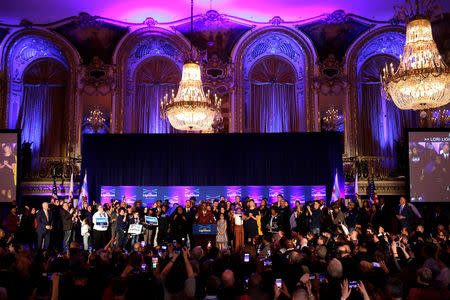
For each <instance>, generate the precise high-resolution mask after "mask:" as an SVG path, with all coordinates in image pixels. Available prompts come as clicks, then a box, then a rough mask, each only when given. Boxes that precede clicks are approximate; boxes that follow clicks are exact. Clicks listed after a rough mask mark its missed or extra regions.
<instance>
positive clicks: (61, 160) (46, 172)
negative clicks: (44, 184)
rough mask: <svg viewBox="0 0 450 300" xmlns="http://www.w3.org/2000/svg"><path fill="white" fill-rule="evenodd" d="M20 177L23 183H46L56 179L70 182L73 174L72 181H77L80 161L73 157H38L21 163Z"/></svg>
mask: <svg viewBox="0 0 450 300" xmlns="http://www.w3.org/2000/svg"><path fill="white" fill-rule="evenodd" d="M22 163H23V164H22V177H23V180H24V181H48V180H53V177H56V178H57V179H66V180H70V176H71V174H72V173H73V177H74V181H79V177H80V172H81V159H80V158H74V157H38V158H32V159H31V162H28V163H27V162H22Z"/></svg>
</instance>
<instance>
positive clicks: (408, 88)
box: [380, 1, 450, 110]
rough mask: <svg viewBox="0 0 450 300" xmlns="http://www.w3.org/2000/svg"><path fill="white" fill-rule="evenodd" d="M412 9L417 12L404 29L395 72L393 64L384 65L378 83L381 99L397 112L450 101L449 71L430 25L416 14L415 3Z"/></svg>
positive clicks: (425, 19)
mask: <svg viewBox="0 0 450 300" xmlns="http://www.w3.org/2000/svg"><path fill="white" fill-rule="evenodd" d="M408 2H409V1H408ZM431 2H432V1H425V4H428V5H429V4H430V3H431ZM422 4H423V3H422ZM415 6H416V13H415V15H414V17H412V19H411V20H409V22H408V24H407V26H406V43H405V46H404V47H403V56H402V55H401V56H400V65H399V66H398V68H397V70H394V66H393V65H392V63H391V65H390V66H387V65H386V67H385V68H384V69H383V72H382V74H380V80H381V84H382V90H383V95H384V97H385V98H386V99H387V100H392V101H393V102H394V103H395V105H397V106H398V107H399V108H400V109H413V110H425V109H429V108H435V107H439V106H443V105H446V104H447V103H449V102H450V70H449V68H448V67H447V66H446V64H445V63H444V61H443V59H442V57H441V55H440V54H439V51H438V49H437V47H436V43H435V42H434V40H433V36H432V33H431V22H430V21H429V19H428V18H426V17H424V16H422V15H420V14H419V3H418V1H416V3H415Z"/></svg>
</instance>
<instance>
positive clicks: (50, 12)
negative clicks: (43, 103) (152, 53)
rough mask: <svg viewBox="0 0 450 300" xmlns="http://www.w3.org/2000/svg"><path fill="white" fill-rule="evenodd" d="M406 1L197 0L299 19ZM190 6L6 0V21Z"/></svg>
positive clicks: (133, 18) (141, 0)
mask: <svg viewBox="0 0 450 300" xmlns="http://www.w3.org/2000/svg"><path fill="white" fill-rule="evenodd" d="M441 3H442V6H443V11H444V12H450V1H446V0H442V1H441ZM402 4H404V1H403V0H377V1H361V0H339V1H336V0H316V1H304V0H303V1H298V0H278V1H260V0H245V1H242V0H197V1H195V3H194V5H195V8H194V14H202V13H205V12H206V11H208V10H209V9H211V8H212V9H214V10H217V11H218V12H220V13H222V14H228V15H233V16H236V17H240V18H244V19H248V20H252V21H260V22H267V21H268V20H270V19H271V18H272V17H274V16H280V17H282V18H283V19H284V20H285V21H296V20H299V19H307V18H311V17H315V16H318V15H321V14H324V13H331V12H333V11H335V10H338V9H342V10H344V11H345V12H347V13H351V14H356V15H360V16H362V17H365V18H369V19H373V20H389V19H390V18H392V15H393V6H394V5H402ZM189 5H190V2H189V1H188V0H172V1H169V2H167V1H161V0H128V1H123V0H109V1H92V0H4V1H0V23H4V24H18V23H20V21H21V20H22V19H27V20H29V21H31V22H33V23H35V24H36V23H38V24H39V23H41V24H42V23H50V22H54V21H56V20H61V19H64V18H67V17H70V16H74V15H78V13H80V12H86V13H89V14H90V15H93V16H101V17H105V18H110V19H114V20H119V21H125V22H134V23H141V22H143V21H144V20H145V18H147V17H152V18H154V19H155V20H156V21H158V22H170V21H174V20H179V19H182V18H185V17H186V16H188V15H189V14H190V10H189Z"/></svg>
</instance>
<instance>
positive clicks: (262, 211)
mask: <svg viewBox="0 0 450 300" xmlns="http://www.w3.org/2000/svg"><path fill="white" fill-rule="evenodd" d="M267 205H268V200H267V198H263V199H262V200H261V205H260V207H259V215H260V216H261V228H262V230H263V232H264V233H266V232H267V229H266V226H267V222H269V219H270V212H269V208H268V207H267Z"/></svg>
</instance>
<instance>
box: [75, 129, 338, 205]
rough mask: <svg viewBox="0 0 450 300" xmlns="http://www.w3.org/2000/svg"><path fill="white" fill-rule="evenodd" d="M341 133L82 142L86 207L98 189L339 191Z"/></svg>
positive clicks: (115, 137)
mask: <svg viewBox="0 0 450 300" xmlns="http://www.w3.org/2000/svg"><path fill="white" fill-rule="evenodd" d="M342 150H343V138H342V134H341V133H335V132H327V133H317V132H315V133H264V134H247V133H235V134H106V135H101V134H88V135H85V136H84V137H83V147H82V152H83V153H82V154H83V162H82V169H83V174H82V177H81V178H83V176H84V170H86V169H87V175H88V176H87V180H88V188H89V189H88V190H89V199H90V200H95V201H96V202H100V193H101V187H102V186H320V185H325V186H326V192H327V199H330V196H331V191H332V186H333V179H334V174H335V172H336V171H337V172H338V176H339V178H340V181H341V186H342V187H341V190H342V191H343V190H344V184H343V183H344V181H343V173H342V171H343V166H342Z"/></svg>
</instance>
